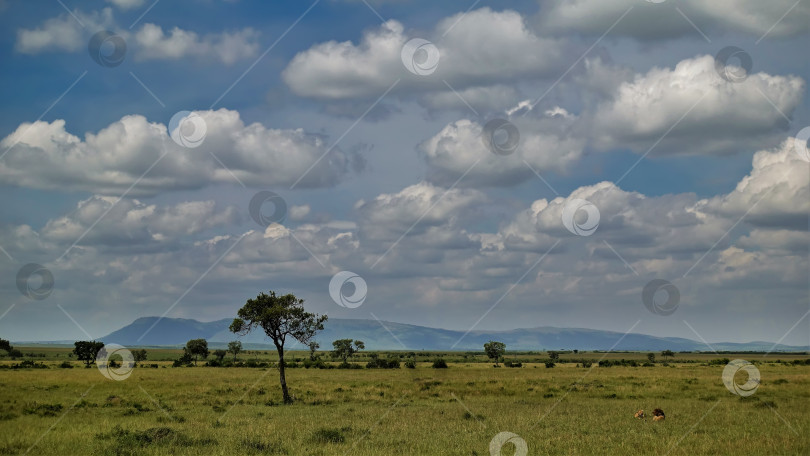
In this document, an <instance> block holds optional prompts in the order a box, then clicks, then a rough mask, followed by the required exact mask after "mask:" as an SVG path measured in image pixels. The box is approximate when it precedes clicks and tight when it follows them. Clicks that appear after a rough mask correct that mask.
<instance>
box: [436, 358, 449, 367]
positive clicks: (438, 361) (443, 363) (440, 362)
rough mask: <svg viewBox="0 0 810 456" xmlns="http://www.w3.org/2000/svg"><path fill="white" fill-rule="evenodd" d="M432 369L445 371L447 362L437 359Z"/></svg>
mask: <svg viewBox="0 0 810 456" xmlns="http://www.w3.org/2000/svg"><path fill="white" fill-rule="evenodd" d="M433 368H434V369H447V362H446V361H445V360H443V359H442V358H439V359H437V360H435V361H433Z"/></svg>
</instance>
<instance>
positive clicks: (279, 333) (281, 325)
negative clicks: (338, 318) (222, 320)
mask: <svg viewBox="0 0 810 456" xmlns="http://www.w3.org/2000/svg"><path fill="white" fill-rule="evenodd" d="M238 316H239V318H235V319H234V320H233V323H231V327H230V330H231V332H234V333H237V334H240V335H246V334H247V333H249V332H250V331H252V330H253V329H255V328H261V329H262V330H263V331H264V333H265V334H266V335H267V337H268V338H270V340H272V341H273V344H274V345H275V346H276V351H277V352H278V374H279V381H280V382H281V393H282V394H283V396H284V403H285V404H291V403H292V402H293V400H292V397H291V396H290V392H289V391H288V390H287V377H286V376H285V374H284V367H285V366H284V343H285V342H286V341H287V337H288V336H289V337H292V338H293V339H295V340H297V341H298V342H300V343H301V344H303V345H307V344H308V343H309V342H310V341H311V340H312V338H313V337H315V334H316V333H317V332H318V331H320V330H322V329H323V322H325V321H326V319H327V317H326V315H317V314H313V313H309V312H307V311H305V310H304V300H303V299H299V298H296V297H295V295H293V294H286V295H284V296H277V295H276V293H275V292H274V291H271V292H270V294H265V293H261V294H260V295H258V296H256V298H255V299H248V300H247V302H246V303H245V305H244V306H243V307H242V308H241V309H239V312H238Z"/></svg>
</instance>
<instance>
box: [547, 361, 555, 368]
mask: <svg viewBox="0 0 810 456" xmlns="http://www.w3.org/2000/svg"><path fill="white" fill-rule="evenodd" d="M554 366H555V364H554V361H546V369H551V368H552V367H554Z"/></svg>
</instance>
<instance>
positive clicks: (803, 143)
mask: <svg viewBox="0 0 810 456" xmlns="http://www.w3.org/2000/svg"><path fill="white" fill-rule="evenodd" d="M808 140H810V127H804V128H802V129H801V130H799V132H798V133H796V137H795V138H794V139H793V149H794V150H795V151H796V153H797V154H799V158H801V159H802V160H804V161H806V162H810V147H808V146H810V143H808Z"/></svg>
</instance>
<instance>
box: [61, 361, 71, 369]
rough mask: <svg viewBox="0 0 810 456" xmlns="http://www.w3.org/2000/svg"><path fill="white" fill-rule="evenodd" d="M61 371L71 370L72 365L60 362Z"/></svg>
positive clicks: (67, 362) (68, 362)
mask: <svg viewBox="0 0 810 456" xmlns="http://www.w3.org/2000/svg"><path fill="white" fill-rule="evenodd" d="M59 367H61V368H62V369H73V364H70V361H62V364H60V365H59Z"/></svg>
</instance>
